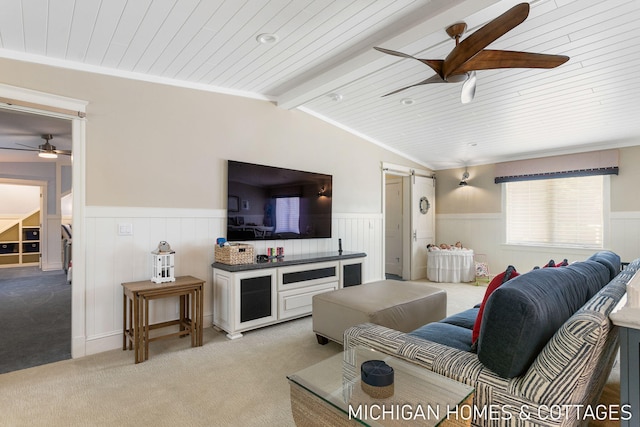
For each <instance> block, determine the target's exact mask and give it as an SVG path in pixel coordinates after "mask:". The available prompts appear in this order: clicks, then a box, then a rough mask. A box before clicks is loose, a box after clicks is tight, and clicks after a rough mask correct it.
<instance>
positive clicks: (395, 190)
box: [384, 176, 403, 277]
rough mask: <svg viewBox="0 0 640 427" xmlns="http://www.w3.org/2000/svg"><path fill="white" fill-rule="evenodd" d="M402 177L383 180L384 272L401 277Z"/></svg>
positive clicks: (390, 177)
mask: <svg viewBox="0 0 640 427" xmlns="http://www.w3.org/2000/svg"><path fill="white" fill-rule="evenodd" d="M402 199H403V197H402V177H395V176H393V177H392V176H389V177H387V179H386V182H385V257H384V259H385V269H384V272H385V274H393V275H395V276H399V277H402V261H403V257H402V245H403V232H402V230H403V227H402V211H403V200H402Z"/></svg>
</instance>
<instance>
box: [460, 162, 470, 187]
mask: <svg viewBox="0 0 640 427" xmlns="http://www.w3.org/2000/svg"><path fill="white" fill-rule="evenodd" d="M468 179H469V171H468V170H467V168H466V166H465V168H464V173H463V174H462V180H461V181H460V184H458V185H459V186H460V187H464V186H466V185H468V183H467V180H468Z"/></svg>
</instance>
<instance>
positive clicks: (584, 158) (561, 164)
mask: <svg viewBox="0 0 640 427" xmlns="http://www.w3.org/2000/svg"><path fill="white" fill-rule="evenodd" d="M618 164H619V153H618V150H617V149H613V150H601V151H590V152H587V153H578V154H567V155H563V156H551V157H541V158H537V159H527V160H517V161H513V162H503V163H497V164H496V169H495V183H496V184H499V183H501V182H513V181H532V180H538V179H551V178H569V177H574V176H591V175H617V174H618Z"/></svg>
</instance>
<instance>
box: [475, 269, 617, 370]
mask: <svg viewBox="0 0 640 427" xmlns="http://www.w3.org/2000/svg"><path fill="white" fill-rule="evenodd" d="M581 264H582V263H574V264H571V265H569V266H567V267H563V268H543V269H537V270H532V271H530V272H528V273H526V274H522V275H520V276H518V277H515V278H514V279H512V280H510V281H509V282H507V283H505V284H504V285H502V286H500V287H499V288H498V289H496V290H495V291H494V292H493V293H492V294H491V296H490V297H489V299H488V300H487V304H486V306H485V310H484V314H483V319H482V326H481V329H480V337H479V339H478V343H477V344H478V348H477V350H478V358H479V359H480V361H481V362H482V363H483V364H484V365H485V366H486V367H488V368H489V369H491V370H492V371H494V372H495V373H497V374H498V375H500V376H502V377H505V378H512V377H515V376H518V375H521V374H522V373H524V372H525V371H526V369H527V368H528V367H529V366H530V365H531V363H532V362H533V360H534V359H535V358H536V356H537V355H538V353H539V352H540V351H541V350H542V348H543V347H544V346H545V345H546V343H547V342H548V341H549V339H550V338H551V337H552V336H553V334H554V333H555V332H556V331H557V330H558V328H560V326H561V325H562V324H563V323H564V322H565V321H566V320H567V319H569V317H571V316H572V315H573V314H574V313H575V312H576V311H577V310H578V309H579V308H580V307H581V306H582V305H584V304H585V303H586V302H587V301H588V300H589V298H590V296H592V295H593V294H592V288H590V286H589V285H588V284H585V277H584V276H585V274H586V272H587V271H590V270H591V269H593V268H596V269H597V268H599V267H595V266H594V265H593V264H589V265H587V266H581ZM598 277H599V278H600V279H601V278H602V277H601V276H598ZM606 283H607V281H603V282H602V283H600V284H599V286H600V287H602V286H604V285H605V284H606ZM592 285H593V284H592Z"/></svg>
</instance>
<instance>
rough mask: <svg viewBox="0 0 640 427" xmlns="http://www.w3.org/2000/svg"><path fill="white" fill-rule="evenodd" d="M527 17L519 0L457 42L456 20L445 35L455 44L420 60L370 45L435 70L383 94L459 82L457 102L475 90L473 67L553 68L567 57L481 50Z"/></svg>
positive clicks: (458, 28)
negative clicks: (436, 55) (439, 56)
mask: <svg viewBox="0 0 640 427" xmlns="http://www.w3.org/2000/svg"><path fill="white" fill-rule="evenodd" d="M527 16H529V3H520V4H518V5H516V6H514V7H512V8H511V9H509V10H508V11H506V12H505V13H503V14H502V15H500V16H498V17H497V18H495V19H494V20H492V21H489V22H488V23H487V24H485V25H484V26H483V27H481V28H480V29H479V30H477V31H475V32H474V33H473V34H471V35H470V36H469V37H467V38H465V39H464V40H462V41H460V37H462V34H464V32H465V30H466V29H467V24H465V23H464V22H458V23H456V24H453V25H451V26H449V27H447V29H446V31H447V34H448V35H449V37H451V38H452V39H455V41H456V46H455V47H454V48H453V50H452V51H451V52H450V53H449V55H447V57H446V58H445V59H444V60H443V59H421V58H416V57H414V56H412V55H408V54H406V53H402V52H397V51H394V50H389V49H384V48H381V47H374V49H376V50H378V51H380V52H383V53H386V54H389V55H394V56H399V57H401V58H410V59H415V60H417V61H420V62H422V63H423V64H425V65H428V66H429V67H431V69H433V71H435V72H436V74H435V75H434V76H431V77H429V78H428V79H426V80H423V81H421V82H418V83H415V84H412V85H410V86H407V87H403V88H401V89H398V90H394V91H393V92H390V93H387V94H386V95H383V96H388V95H393V94H395V93H398V92H401V91H403V90H405V89H409V88H411V87H415V86H420V85H424V84H429V83H460V82H464V83H463V85H462V93H461V97H460V98H461V101H462V103H463V104H466V103H469V102H471V100H472V99H473V97H474V95H475V91H476V70H491V69H497V68H555V67H557V66H559V65H561V64H564V63H565V62H567V61H568V60H569V57H568V56H564V55H547V54H543V53H529V52H518V51H510V50H491V49H485V47H487V46H488V45H489V44H491V43H492V42H494V41H495V40H497V39H498V38H500V37H501V36H502V35H504V34H505V33H507V32H508V31H510V30H512V29H513V28H515V27H517V26H518V25H520V24H521V23H522V22H524V20H525V19H527Z"/></svg>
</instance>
